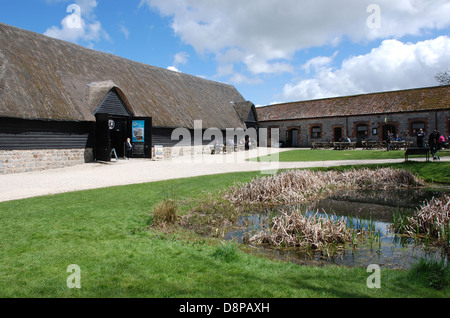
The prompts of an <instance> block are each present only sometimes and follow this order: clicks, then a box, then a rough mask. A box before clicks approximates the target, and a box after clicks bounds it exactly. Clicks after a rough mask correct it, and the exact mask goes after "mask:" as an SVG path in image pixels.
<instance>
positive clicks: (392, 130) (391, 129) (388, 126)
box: [382, 124, 397, 140]
mask: <svg viewBox="0 0 450 318" xmlns="http://www.w3.org/2000/svg"><path fill="white" fill-rule="evenodd" d="M388 131H389V132H390V133H391V134H394V136H395V135H396V134H397V129H396V127H395V126H394V125H391V124H386V125H384V126H383V136H382V138H383V140H386V138H387V135H388Z"/></svg>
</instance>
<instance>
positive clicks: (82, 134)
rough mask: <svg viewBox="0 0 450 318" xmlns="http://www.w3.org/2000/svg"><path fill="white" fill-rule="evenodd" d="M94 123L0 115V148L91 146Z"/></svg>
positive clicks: (81, 147)
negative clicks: (23, 118) (2, 116)
mask: <svg viewBox="0 0 450 318" xmlns="http://www.w3.org/2000/svg"><path fill="white" fill-rule="evenodd" d="M94 127H95V123H94V122H65V121H37V120H22V119H11V118H0V150H34V149H83V148H93V136H94Z"/></svg>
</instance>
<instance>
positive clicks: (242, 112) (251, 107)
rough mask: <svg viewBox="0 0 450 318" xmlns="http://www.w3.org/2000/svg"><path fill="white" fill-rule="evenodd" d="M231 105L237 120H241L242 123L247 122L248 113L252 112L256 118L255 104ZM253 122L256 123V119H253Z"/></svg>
mask: <svg viewBox="0 0 450 318" xmlns="http://www.w3.org/2000/svg"><path fill="white" fill-rule="evenodd" d="M233 105H234V109H235V110H236V112H237V114H238V116H239V118H241V120H242V121H243V122H247V121H249V119H250V118H249V116H250V112H252V111H253V113H254V115H255V117H257V114H256V107H255V104H253V103H252V102H242V103H233ZM254 120H255V121H257V120H258V119H257V118H254Z"/></svg>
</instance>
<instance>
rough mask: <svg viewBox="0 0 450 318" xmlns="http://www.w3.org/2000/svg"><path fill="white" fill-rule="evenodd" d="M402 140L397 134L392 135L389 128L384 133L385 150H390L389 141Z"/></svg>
mask: <svg viewBox="0 0 450 318" xmlns="http://www.w3.org/2000/svg"><path fill="white" fill-rule="evenodd" d="M396 141H403V139H402V138H401V137H400V136H399V134H396V135H394V134H393V133H391V131H390V130H388V131H387V133H386V150H387V151H389V150H391V142H396Z"/></svg>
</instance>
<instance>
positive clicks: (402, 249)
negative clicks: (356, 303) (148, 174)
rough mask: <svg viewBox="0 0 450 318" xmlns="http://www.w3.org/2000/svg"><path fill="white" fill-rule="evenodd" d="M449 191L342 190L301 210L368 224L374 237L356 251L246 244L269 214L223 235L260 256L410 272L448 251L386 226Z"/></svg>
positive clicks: (253, 217)
mask: <svg viewBox="0 0 450 318" xmlns="http://www.w3.org/2000/svg"><path fill="white" fill-rule="evenodd" d="M449 192H450V190H448V189H444V190H425V189H414V190H388V191H387V190H383V191H343V192H339V193H335V194H334V195H332V196H329V197H327V198H325V199H321V200H318V201H316V202H312V203H311V204H308V205H305V206H303V207H301V209H302V211H305V213H306V215H307V216H309V215H315V214H317V213H319V214H323V215H326V216H327V217H332V218H343V217H345V218H346V220H347V224H348V225H349V226H350V223H353V227H364V228H366V229H367V227H369V226H371V227H372V229H374V232H373V233H375V236H376V237H375V238H372V239H371V240H365V241H364V242H363V243H362V244H358V246H357V247H356V248H353V247H351V246H347V247H345V249H343V250H341V249H340V250H339V251H337V252H336V253H334V252H332V253H330V251H328V252H325V251H321V252H314V251H312V250H304V249H303V250H301V249H299V248H272V247H268V246H265V245H253V244H250V243H248V242H247V241H248V238H249V237H251V236H253V235H254V234H255V233H256V232H259V231H260V230H261V229H264V228H265V227H266V228H267V226H268V224H269V223H270V220H271V219H272V218H273V217H274V216H275V215H276V212H274V211H273V210H272V211H271V212H266V213H257V214H252V215H247V216H245V217H243V218H241V219H240V221H239V224H238V226H237V227H235V228H233V229H232V230H230V231H229V232H228V233H227V235H226V239H228V240H235V241H238V242H241V243H244V242H245V243H246V244H248V246H249V247H250V248H252V249H254V250H257V251H258V252H260V253H263V254H266V255H271V256H273V257H276V258H281V259H283V260H289V261H292V262H295V263H299V264H316V265H321V264H336V265H343V266H359V267H367V266H368V265H370V264H377V265H380V266H383V267H385V268H394V269H408V268H409V267H410V266H411V265H412V264H414V263H417V261H418V260H419V259H420V258H422V257H426V258H432V259H438V260H442V259H444V260H445V261H447V260H448V256H449V255H448V251H444V250H443V249H442V248H440V247H435V246H432V244H428V242H415V241H413V240H412V239H410V238H405V237H400V236H398V235H396V234H394V233H393V232H392V230H390V226H391V225H392V222H393V213H395V212H399V211H402V212H403V213H404V212H405V211H409V212H413V211H414V210H415V209H416V208H417V207H419V206H420V205H422V204H423V203H424V201H425V200H431V199H432V198H433V197H440V196H442V195H443V194H444V193H449Z"/></svg>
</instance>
